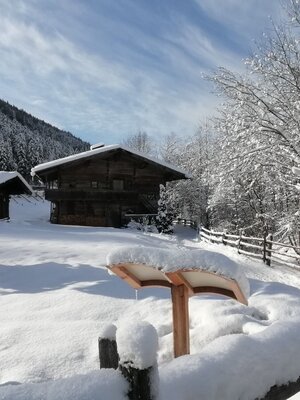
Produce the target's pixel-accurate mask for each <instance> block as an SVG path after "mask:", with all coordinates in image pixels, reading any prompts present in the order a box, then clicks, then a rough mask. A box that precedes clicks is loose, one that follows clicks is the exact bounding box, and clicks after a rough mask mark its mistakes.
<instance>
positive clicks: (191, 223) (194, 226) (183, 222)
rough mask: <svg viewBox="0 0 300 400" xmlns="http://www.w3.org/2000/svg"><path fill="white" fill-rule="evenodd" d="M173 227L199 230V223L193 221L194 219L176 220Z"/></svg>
mask: <svg viewBox="0 0 300 400" xmlns="http://www.w3.org/2000/svg"><path fill="white" fill-rule="evenodd" d="M173 225H183V226H189V227H190V228H192V229H195V230H197V229H198V225H197V222H195V221H193V220H192V219H186V218H176V219H174V221H173Z"/></svg>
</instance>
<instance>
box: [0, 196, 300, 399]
mask: <svg viewBox="0 0 300 400" xmlns="http://www.w3.org/2000/svg"><path fill="white" fill-rule="evenodd" d="M10 214H11V222H9V223H8V222H0V315H1V325H0V365H1V370H0V384H2V386H0V399H5V400H15V399H22V400H24V399H25V400H27V399H28V400H29V399H30V400H35V399H47V400H52V399H54V398H55V399H60V398H61V399H62V398H64V399H67V400H68V398H70V399H71V398H72V399H76V400H83V399H87V398H88V399H93V398H96V397H95V396H96V395H97V398H98V399H99V398H100V399H101V398H103V399H104V398H105V399H107V400H122V399H124V390H126V385H125V383H124V382H123V380H122V379H121V377H120V376H119V374H118V373H117V372H115V371H100V372H99V371H97V370H98V369H99V360H98V347H97V345H98V336H99V335H100V334H101V332H103V329H105V327H107V325H109V324H114V325H116V327H117V336H118V334H119V333H120V332H119V333H118V330H121V329H122V326H123V327H125V328H126V326H127V328H128V330H131V327H132V326H133V323H134V322H135V321H147V322H148V323H150V324H152V325H153V326H154V327H155V329H156V331H157V335H158V358H157V362H158V368H159V378H160V386H159V389H160V398H159V400H173V399H174V400H176V399H178V400H179V399H180V400H194V399H195V398H202V399H204V400H219V399H222V400H235V399H241V400H247V399H249V400H253V399H254V398H255V397H262V396H263V395H264V394H265V393H266V392H267V391H268V390H269V388H270V386H272V385H273V384H282V383H287V382H288V381H289V380H295V379H296V378H298V376H299V375H300V365H299V360H300V357H299V356H300V354H299V349H300V343H299V330H300V272H299V271H296V270H295V271H294V270H291V269H289V268H284V267H282V266H274V267H273V268H269V267H266V266H265V265H264V264H263V263H262V262H260V261H256V260H251V259H248V258H246V257H245V256H241V255H238V254H237V253H236V249H232V248H229V247H224V246H222V245H219V246H217V245H211V244H206V243H204V242H198V241H197V240H196V239H195V237H193V235H194V232H193V231H192V230H189V228H185V230H184V229H183V227H175V235H174V236H172V235H158V234H153V233H152V234H149V233H144V232H141V231H135V230H132V229H130V230H129V229H122V230H121V229H114V228H91V227H77V226H62V225H51V224H49V223H48V219H49V205H48V204H47V202H42V201H40V202H38V201H37V199H34V201H31V202H28V201H27V200H26V199H24V198H18V197H13V198H12V200H11V212H10ZM187 233H188V235H187ZM120 246H121V247H122V248H124V249H125V248H126V247H128V248H129V247H130V248H133V247H139V248H140V249H143V248H145V247H152V248H155V249H156V251H157V252H160V251H161V250H163V251H164V250H171V251H174V254H175V253H176V252H177V251H184V252H185V251H187V250H188V252H191V253H195V254H196V253H197V252H198V251H200V252H202V251H203V252H205V251H210V252H212V253H214V254H215V255H214V259H215V260H217V259H218V260H220V259H221V258H222V257H224V258H226V257H227V259H228V260H229V261H228V263H230V264H231V263H232V264H237V265H238V266H239V269H240V268H242V270H243V271H244V273H245V274H246V276H247V278H248V280H249V283H250V295H249V299H248V302H249V306H245V305H243V304H240V303H238V302H237V301H235V300H233V299H227V298H224V297H222V296H217V295H202V296H194V297H192V298H191V299H190V300H189V311H190V342H191V355H189V356H184V357H180V358H178V359H176V360H174V359H173V336H172V309H171V301H170V292H169V290H168V289H157V288H147V289H142V290H140V291H139V293H138V300H136V293H135V291H134V290H133V289H132V288H130V287H129V286H128V285H127V284H126V283H125V282H123V281H122V280H121V279H119V278H118V277H116V276H114V275H109V274H108V273H107V269H106V265H107V264H106V263H107V261H106V257H107V255H108V253H112V254H113V252H114V250H118V249H120ZM118 251H119V250H118ZM124 251H125V250H124ZM225 255H226V257H225ZM207 259H208V258H207ZM125 328H124V329H125ZM134 338H137V337H136V336H134ZM133 343H134V342H133ZM132 346H134V344H132ZM145 347H146V346H145ZM147 347H150V346H147ZM149 351H150V350H149ZM151 354H152V355H153V353H151ZM149 358H150V357H149ZM142 359H146V356H145V358H144V357H142ZM13 382H14V383H15V384H13ZM17 383H19V384H17ZM3 385H4V386H3ZM60 396H61V397H60ZM68 396H69V397H68Z"/></svg>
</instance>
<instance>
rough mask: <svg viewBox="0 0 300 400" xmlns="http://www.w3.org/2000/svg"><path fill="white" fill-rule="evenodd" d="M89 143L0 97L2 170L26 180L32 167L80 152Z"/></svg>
mask: <svg viewBox="0 0 300 400" xmlns="http://www.w3.org/2000/svg"><path fill="white" fill-rule="evenodd" d="M88 148H89V144H88V143H86V142H83V141H82V140H81V139H79V138H77V137H75V136H74V135H72V134H71V133H70V132H66V131H63V130H60V129H58V128H56V127H54V126H52V125H50V124H48V123H46V122H44V121H42V120H40V119H38V118H35V117H33V116H32V115H30V114H28V113H27V112H25V111H23V110H20V109H18V108H17V107H15V106H12V105H11V104H9V103H7V102H5V101H3V100H0V170H4V171H9V170H17V171H18V172H20V173H21V174H22V175H23V176H25V177H26V178H27V179H29V178H30V170H31V168H32V167H33V166H35V165H37V164H39V163H41V162H45V161H51V160H54V159H56V158H60V157H64V156H67V155H70V154H73V153H78V152H81V151H84V150H86V149H88Z"/></svg>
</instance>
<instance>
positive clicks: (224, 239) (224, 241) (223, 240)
mask: <svg viewBox="0 0 300 400" xmlns="http://www.w3.org/2000/svg"><path fill="white" fill-rule="evenodd" d="M226 239H227V236H226V231H224V232H223V234H222V244H224V246H226Z"/></svg>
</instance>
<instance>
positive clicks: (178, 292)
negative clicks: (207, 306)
mask: <svg viewBox="0 0 300 400" xmlns="http://www.w3.org/2000/svg"><path fill="white" fill-rule="evenodd" d="M171 295H172V310H173V341H174V357H180V356H183V355H185V354H189V353H190V332H189V309H188V301H189V293H188V288H187V287H186V286H185V285H179V286H175V285H172V287H171Z"/></svg>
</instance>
